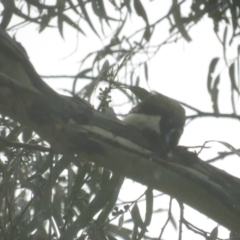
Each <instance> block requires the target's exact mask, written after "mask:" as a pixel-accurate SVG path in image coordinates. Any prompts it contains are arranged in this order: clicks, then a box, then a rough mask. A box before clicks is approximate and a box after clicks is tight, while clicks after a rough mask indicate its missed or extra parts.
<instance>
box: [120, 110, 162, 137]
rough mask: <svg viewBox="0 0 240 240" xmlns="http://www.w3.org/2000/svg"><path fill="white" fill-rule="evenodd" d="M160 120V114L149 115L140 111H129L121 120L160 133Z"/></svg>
mask: <svg viewBox="0 0 240 240" xmlns="http://www.w3.org/2000/svg"><path fill="white" fill-rule="evenodd" d="M160 120H161V116H151V115H146V114H142V113H129V114H128V115H127V116H126V117H125V118H124V119H123V122H124V123H126V124H129V125H132V126H134V127H136V128H138V129H141V130H143V129H151V130H153V131H155V132H157V133H160V126H159V124H160Z"/></svg>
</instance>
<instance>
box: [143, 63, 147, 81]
mask: <svg viewBox="0 0 240 240" xmlns="http://www.w3.org/2000/svg"><path fill="white" fill-rule="evenodd" d="M144 74H145V78H146V80H147V81H148V64H147V63H146V62H145V63H144Z"/></svg>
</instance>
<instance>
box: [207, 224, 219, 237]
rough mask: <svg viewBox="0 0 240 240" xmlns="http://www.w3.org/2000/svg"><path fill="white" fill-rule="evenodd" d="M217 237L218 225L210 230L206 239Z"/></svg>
mask: <svg viewBox="0 0 240 240" xmlns="http://www.w3.org/2000/svg"><path fill="white" fill-rule="evenodd" d="M217 237H218V226H217V227H215V228H214V229H213V230H212V231H211V233H210V236H209V238H208V240H216V239H217Z"/></svg>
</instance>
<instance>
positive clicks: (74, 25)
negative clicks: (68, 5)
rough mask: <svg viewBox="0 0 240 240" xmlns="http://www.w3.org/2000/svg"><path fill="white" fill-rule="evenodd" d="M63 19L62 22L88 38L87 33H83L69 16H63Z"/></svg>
mask: <svg viewBox="0 0 240 240" xmlns="http://www.w3.org/2000/svg"><path fill="white" fill-rule="evenodd" d="M61 17H62V20H63V21H64V22H66V23H67V24H68V25H70V26H71V27H73V28H75V29H76V30H78V31H79V32H81V33H82V34H83V35H84V36H86V35H85V33H84V32H83V30H82V29H81V28H80V27H79V26H78V25H77V24H76V23H75V22H73V21H72V20H71V19H70V18H69V17H68V16H67V15H65V14H62V16H61Z"/></svg>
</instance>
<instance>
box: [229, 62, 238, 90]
mask: <svg viewBox="0 0 240 240" xmlns="http://www.w3.org/2000/svg"><path fill="white" fill-rule="evenodd" d="M229 76H230V81H231V86H232V90H236V91H237V93H238V94H240V92H239V89H238V87H237V84H236V79H235V63H232V64H231V65H230V67H229Z"/></svg>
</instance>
